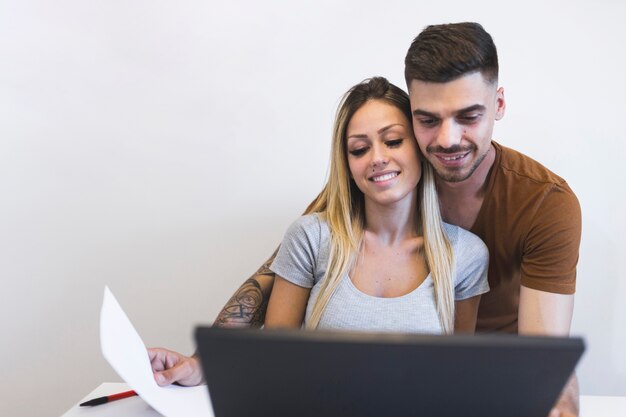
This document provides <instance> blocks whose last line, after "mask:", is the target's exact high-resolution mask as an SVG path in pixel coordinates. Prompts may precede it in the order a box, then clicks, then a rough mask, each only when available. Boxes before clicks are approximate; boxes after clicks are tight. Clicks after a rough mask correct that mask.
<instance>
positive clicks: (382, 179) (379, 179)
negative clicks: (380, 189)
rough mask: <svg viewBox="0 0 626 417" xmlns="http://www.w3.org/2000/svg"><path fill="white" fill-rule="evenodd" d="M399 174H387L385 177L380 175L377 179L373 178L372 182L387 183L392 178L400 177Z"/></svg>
mask: <svg viewBox="0 0 626 417" xmlns="http://www.w3.org/2000/svg"><path fill="white" fill-rule="evenodd" d="M398 174H399V173H398V172H389V173H387V174H383V175H378V176H376V177H371V178H370V181H372V182H382V181H387V180H390V179H392V178H395V177H397V176H398Z"/></svg>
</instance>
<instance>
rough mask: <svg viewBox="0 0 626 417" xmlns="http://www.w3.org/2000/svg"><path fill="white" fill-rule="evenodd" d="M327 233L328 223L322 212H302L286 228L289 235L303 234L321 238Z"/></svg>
mask: <svg viewBox="0 0 626 417" xmlns="http://www.w3.org/2000/svg"><path fill="white" fill-rule="evenodd" d="M328 233H329V229H328V224H327V223H326V220H325V217H324V215H323V214H322V213H311V214H304V215H302V216H300V217H298V218H297V219H296V220H295V221H294V222H293V223H292V224H291V226H289V229H288V230H287V234H289V235H294V234H297V235H305V236H308V237H315V238H317V239H321V238H323V237H325V236H327V235H328Z"/></svg>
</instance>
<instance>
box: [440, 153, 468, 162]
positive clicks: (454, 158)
mask: <svg viewBox="0 0 626 417" xmlns="http://www.w3.org/2000/svg"><path fill="white" fill-rule="evenodd" d="M468 154H469V152H467V153H464V154H461V155H453V156H443V155H437V156H438V157H439V158H440V159H443V160H444V161H458V160H459V159H462V158H465V157H466V156H467V155H468Z"/></svg>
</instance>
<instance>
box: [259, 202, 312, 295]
mask: <svg viewBox="0 0 626 417" xmlns="http://www.w3.org/2000/svg"><path fill="white" fill-rule="evenodd" d="M320 242H321V226H320V219H319V218H318V216H317V215H314V214H313V215H306V216H302V217H300V218H299V219H298V220H296V221H295V222H293V223H292V224H291V226H289V228H288V229H287V232H286V233H285V236H284V237H283V241H282V243H281V244H280V248H279V249H278V253H277V254H276V258H274V262H272V265H271V266H270V270H272V272H274V273H275V274H277V275H279V276H281V277H282V278H284V279H286V280H287V281H289V282H291V283H293V284H296V285H298V286H300V287H304V288H312V287H313V286H314V285H315V270H316V267H317V260H318V257H319V250H320Z"/></svg>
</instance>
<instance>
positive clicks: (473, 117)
mask: <svg viewBox="0 0 626 417" xmlns="http://www.w3.org/2000/svg"><path fill="white" fill-rule="evenodd" d="M481 116H482V114H480V113H478V114H465V115H463V116H459V118H458V119H459V122H460V123H464V124H472V123H475V122H477V121H478V119H480V117H481Z"/></svg>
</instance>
